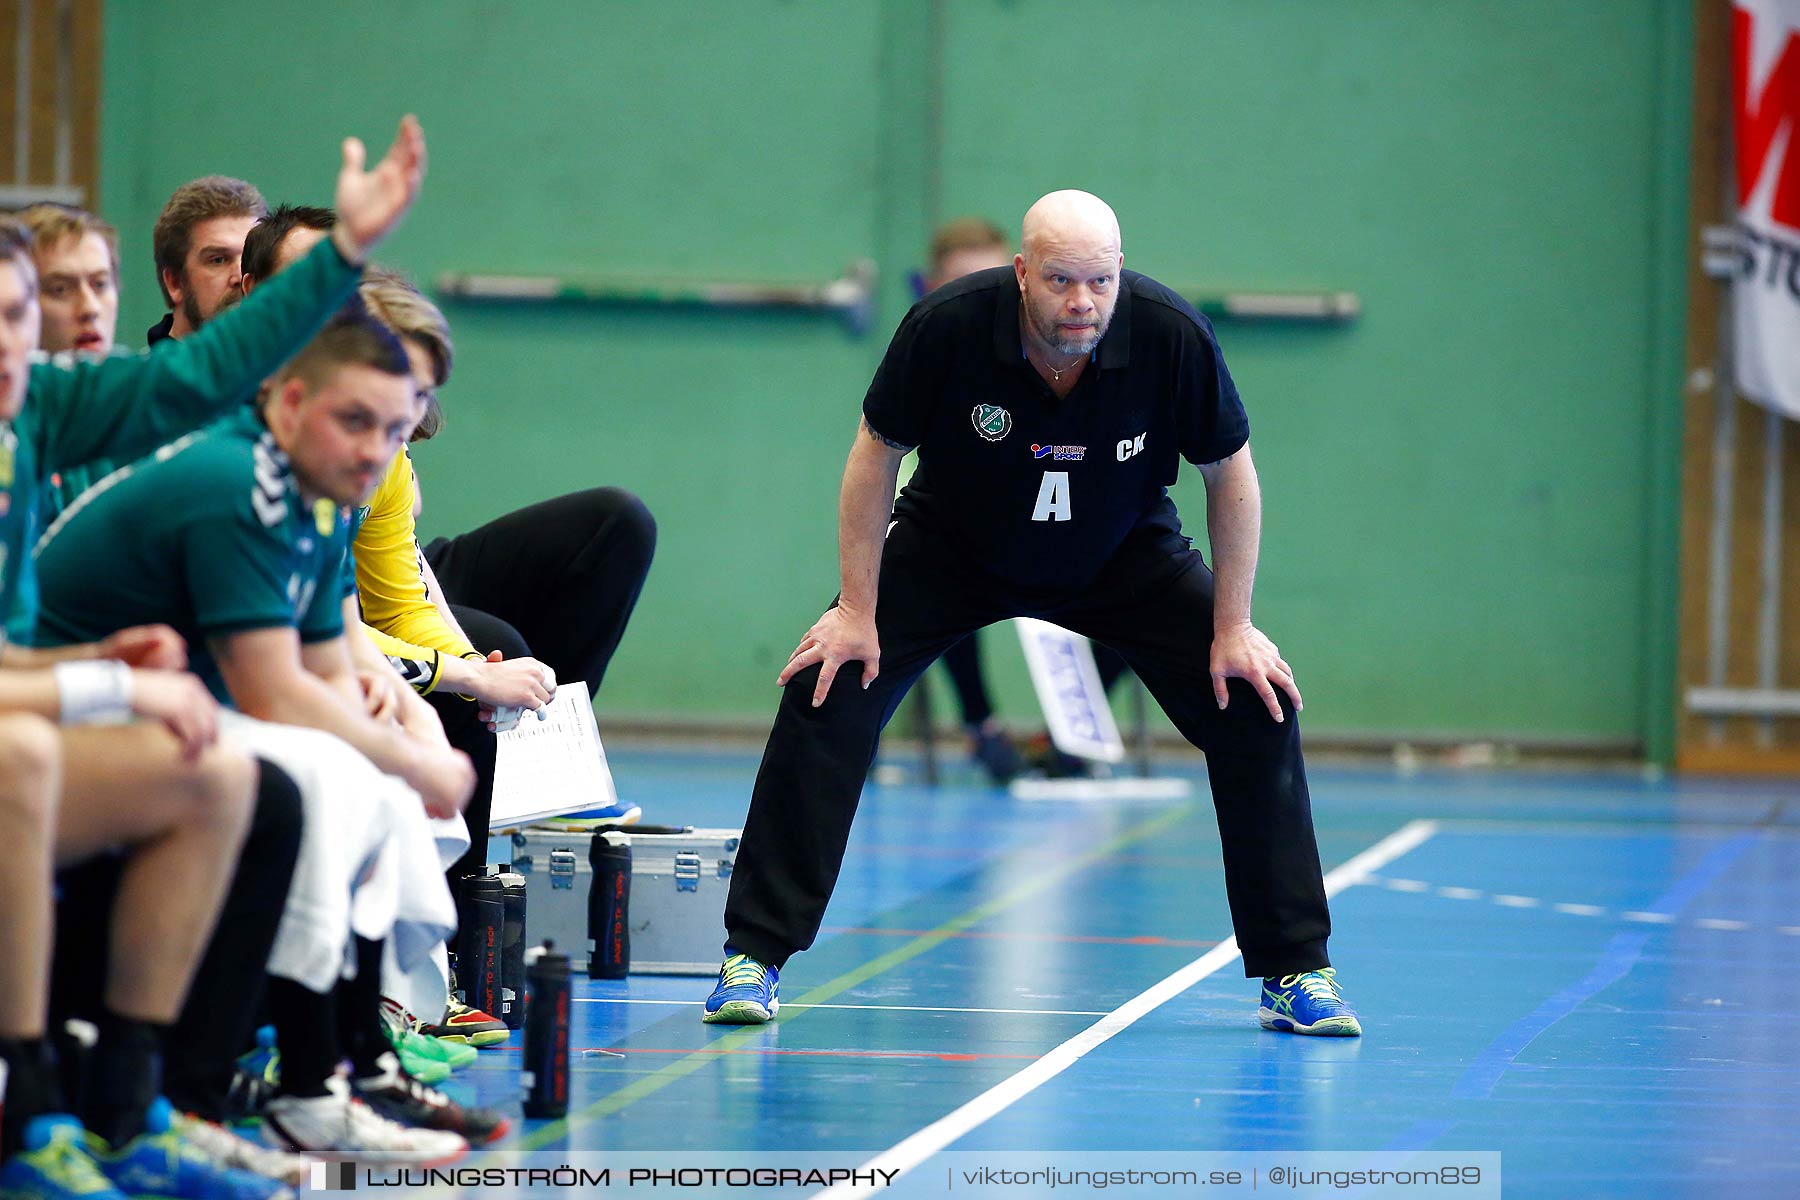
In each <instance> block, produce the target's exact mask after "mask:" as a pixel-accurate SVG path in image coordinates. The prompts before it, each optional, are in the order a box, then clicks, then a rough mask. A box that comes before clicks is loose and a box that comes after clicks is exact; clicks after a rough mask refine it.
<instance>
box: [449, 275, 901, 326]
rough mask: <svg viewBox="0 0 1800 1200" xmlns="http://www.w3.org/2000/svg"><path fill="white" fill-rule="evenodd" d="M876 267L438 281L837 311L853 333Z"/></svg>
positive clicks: (455, 290)
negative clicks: (771, 275)
mask: <svg viewBox="0 0 1800 1200" xmlns="http://www.w3.org/2000/svg"><path fill="white" fill-rule="evenodd" d="M876 277H877V276H876V269H875V264H874V263H873V262H871V261H870V260H868V259H866V258H863V259H858V260H856V261H855V262H853V263H851V264H850V265H849V266H848V267H847V268H845V270H844V274H843V277H842V278H840V279H831V280H827V281H826V282H824V283H742V282H728V283H719V282H711V283H709V282H697V281H688V280H645V279H638V278H629V277H625V276H619V277H604V276H557V275H475V274H464V273H450V274H444V275H440V276H438V278H437V291H438V293H439V294H440V295H442V296H446V297H449V298H451V299H455V300H475V301H498V302H503V303H509V304H510V303H536V304H608V305H623V306H629V307H632V308H638V307H643V306H646V305H651V306H660V307H664V308H724V309H733V308H777V309H798V310H801V311H806V312H825V313H834V314H836V315H838V316H840V317H842V318H843V321H844V324H845V325H846V326H847V327H848V328H849V330H850V331H851V332H852V333H856V334H863V333H867V332H868V330H869V325H870V322H871V320H872V319H873V317H874V315H875V280H876Z"/></svg>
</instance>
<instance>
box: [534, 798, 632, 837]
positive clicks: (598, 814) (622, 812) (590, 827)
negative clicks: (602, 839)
mask: <svg viewBox="0 0 1800 1200" xmlns="http://www.w3.org/2000/svg"><path fill="white" fill-rule="evenodd" d="M643 815H644V810H643V809H642V808H640V807H639V806H637V805H635V804H632V803H630V802H629V801H625V800H620V801H618V802H616V803H613V804H602V805H598V806H596V807H594V808H584V809H582V810H581V811H580V812H572V813H564V814H562V815H561V816H559V817H545V818H544V819H543V820H542V821H533V822H532V824H533V825H539V826H543V827H545V828H548V829H560V830H561V831H563V832H564V833H591V832H593V831H595V830H599V829H619V828H622V827H624V826H626V825H636V824H637V823H638V821H639V819H641V818H642V817H643Z"/></svg>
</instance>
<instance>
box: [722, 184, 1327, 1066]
mask: <svg viewBox="0 0 1800 1200" xmlns="http://www.w3.org/2000/svg"><path fill="white" fill-rule="evenodd" d="M1020 245H1021V252H1020V253H1019V254H1017V255H1016V256H1014V258H1013V262H1012V265H1011V267H1010V268H1004V267H1002V268H995V269H992V270H986V271H979V272H976V273H975V274H973V275H969V276H967V277H965V278H964V279H962V280H959V281H957V282H956V283H953V284H951V285H949V286H947V287H944V288H941V289H939V290H938V291H936V292H934V293H932V294H931V295H930V296H928V297H926V298H925V299H924V300H923V301H921V302H920V303H919V304H918V305H916V306H915V307H914V308H913V310H912V311H911V312H909V313H908V314H907V316H906V319H905V320H904V321H903V322H902V323H901V325H900V329H899V331H898V332H897V333H896V334H895V335H894V339H893V341H892V343H891V344H890V345H889V347H888V351H887V355H886V357H885V358H884V359H883V361H882V364H881V367H880V369H879V370H878V371H877V372H876V375H875V380H874V382H873V383H872V384H871V386H870V388H869V392H868V395H867V397H866V398H865V399H864V401H863V417H862V422H861V427H860V429H859V431H858V433H857V436H856V440H855V442H854V444H853V446H852V448H851V451H850V458H849V462H848V464H847V465H846V467H845V469H844V480H843V487H842V492H841V497H840V501H839V508H838V551H839V571H840V577H841V583H842V590H841V592H840V594H839V596H838V599H837V601H836V602H835V603H834V604H833V605H832V607H831V608H829V609H828V610H826V612H825V614H824V616H822V617H820V618H819V620H818V621H817V622H816V623H814V625H813V626H812V628H811V629H809V630H807V632H806V635H805V636H804V637H803V638H802V639H801V640H800V644H799V645H798V647H796V648H795V650H794V653H793V655H792V657H791V658H790V659H789V661H788V663H787V666H786V667H784V668H783V669H782V671H781V673H780V676H779V677H778V679H777V682H778V683H780V684H782V685H784V686H785V687H786V689H787V690H786V693H785V694H784V695H783V697H782V700H781V708H780V711H779V714H778V715H777V717H776V721H775V727H774V729H773V731H772V732H771V733H770V735H769V745H768V749H767V751H766V752H765V754H764V756H763V761H762V766H761V769H760V770H759V771H758V773H757V778H756V787H755V791H754V793H753V794H752V797H751V802H750V814H749V818H748V820H747V822H746V824H745V827H744V837H743V841H742V843H741V845H740V848H739V851H738V859H737V866H736V869H735V870H734V871H733V873H732V877H731V891H730V896H729V899H728V901H727V903H726V909H725V929H726V946H725V951H726V961H725V964H724V966H723V967H722V968H721V969H720V973H719V982H718V985H717V986H716V988H715V989H714V991H713V994H712V995H711V996H710V997H709V998H708V999H707V1001H706V1003H705V1005H704V1009H703V1015H704V1019H705V1020H707V1021H709V1022H716V1023H739V1024H755V1023H760V1022H763V1021H767V1020H769V1019H770V1018H772V1017H773V1016H774V1015H775V1012H776V1010H777V1008H778V1007H779V1002H778V991H777V982H778V977H779V975H778V973H779V970H780V968H781V967H782V966H783V965H784V964H785V963H786V962H787V960H788V958H789V956H790V955H792V954H794V953H796V952H798V951H800V950H804V949H806V948H807V947H808V946H810V945H811V944H812V941H813V938H814V937H815V936H816V935H817V933H818V930H819V925H820V922H821V920H822V918H823V916H824V912H825V906H826V904H827V902H828V901H829V899H830V897H831V891H832V888H833V886H834V885H835V883H836V881H837V875H838V870H839V867H840V866H841V864H842V862H843V855H844V847H845V844H846V842H847V841H848V839H849V835H850V823H851V819H852V817H853V816H854V814H855V811H856V802H857V798H858V795H859V793H860V791H861V786H862V780H863V776H864V773H865V772H866V771H867V770H868V766H869V762H870V760H871V758H872V756H873V754H874V750H875V743H876V738H877V736H878V734H879V732H880V729H881V727H882V725H883V724H885V723H886V721H887V720H888V718H889V717H890V716H892V714H893V712H894V708H895V706H896V705H898V703H899V702H900V698H901V697H902V696H903V695H904V694H905V692H906V689H907V688H908V687H910V686H911V685H912V682H913V681H914V680H915V679H917V678H918V677H919V675H920V673H921V672H923V671H924V670H925V668H926V667H927V666H928V665H929V664H930V663H931V662H932V661H933V660H934V659H936V658H937V657H938V656H939V655H940V654H942V653H943V652H944V650H945V649H946V648H947V647H949V646H951V645H953V644H954V643H955V642H956V641H958V640H959V639H961V638H962V637H964V636H966V635H967V634H968V633H969V632H970V631H972V630H975V629H978V628H980V627H982V626H984V625H987V624H990V623H992V622H994V621H999V620H1004V619H1007V618H1009V617H1015V616H1032V617H1039V618H1042V619H1044V620H1047V621H1051V622H1053V623H1055V624H1057V625H1060V626H1062V627H1064V628H1065V629H1069V630H1071V631H1073V632H1076V633H1079V634H1083V635H1085V636H1087V637H1089V638H1092V639H1093V640H1095V641H1096V642H1099V643H1101V644H1104V645H1109V646H1112V647H1113V648H1114V649H1116V650H1118V651H1119V653H1120V654H1122V655H1123V656H1124V658H1125V660H1126V661H1127V662H1128V663H1129V664H1130V665H1131V666H1132V668H1133V669H1134V670H1136V671H1137V673H1138V675H1139V677H1140V678H1142V679H1143V681H1144V683H1145V685H1146V686H1147V687H1148V688H1149V689H1150V692H1151V694H1152V695H1154V696H1155V697H1156V699H1157V702H1158V703H1159V704H1161V705H1162V708H1163V711H1164V712H1166V713H1167V714H1168V715H1169V718H1170V719H1171V720H1172V721H1173V722H1174V723H1175V726H1176V727H1177V728H1178V729H1180V730H1181V732H1182V734H1183V735H1184V736H1185V737H1187V739H1188V740H1189V741H1191V742H1192V743H1194V744H1195V745H1196V746H1198V747H1200V748H1201V749H1202V750H1204V751H1205V752H1206V755H1207V770H1208V776H1209V778H1210V780H1211V784H1212V791H1213V802H1214V806H1215V808H1216V810H1217V813H1218V820H1219V832H1220V837H1221V840H1222V842H1223V848H1224V857H1225V885H1226V891H1227V894H1228V897H1229V899H1230V904H1231V912H1232V919H1233V924H1234V926H1235V927H1236V932H1237V941H1238V945H1239V946H1240V947H1241V948H1242V951H1243V957H1244V968H1245V973H1246V974H1247V975H1249V976H1251V977H1260V978H1261V979H1262V983H1263V990H1262V993H1261V1007H1260V1009H1259V1014H1258V1015H1259V1018H1260V1020H1261V1022H1262V1024H1263V1025H1264V1026H1265V1027H1266V1028H1270V1029H1276V1030H1282V1031H1286V1032H1295V1033H1311V1034H1335V1035H1348V1036H1354V1035H1356V1034H1359V1033H1360V1032H1361V1026H1360V1025H1359V1023H1358V1022H1357V1019H1356V1016H1355V1014H1354V1013H1353V1012H1352V1011H1351V1009H1350V1007H1349V1006H1348V1005H1347V1004H1346V1003H1344V1001H1343V999H1342V997H1341V996H1340V995H1339V994H1338V991H1337V984H1336V980H1335V975H1334V972H1333V970H1332V968H1331V966H1330V961H1329V959H1328V958H1327V956H1326V951H1325V943H1326V938H1327V936H1328V935H1329V934H1330V931H1331V923H1330V917H1329V914H1328V912H1327V909H1326V898H1325V888H1324V882H1323V877H1322V873H1321V871H1320V867H1319V855H1318V846H1317V842H1316V839H1315V838H1314V835H1313V827H1312V811H1311V803H1310V800H1309V798H1308V795H1307V789H1306V773H1305V767H1304V765H1303V763H1302V760H1301V754H1300V735H1299V730H1298V728H1297V722H1296V721H1295V719H1294V715H1295V713H1297V712H1298V711H1299V708H1300V691H1299V688H1298V686H1297V685H1296V684H1295V682H1294V676H1293V672H1292V671H1291V670H1290V668H1289V667H1288V664H1287V663H1286V662H1285V661H1284V660H1283V659H1282V658H1281V655H1280V654H1279V652H1278V651H1277V650H1276V648H1275V646H1274V645H1273V644H1271V643H1270V641H1269V639H1268V638H1267V637H1265V636H1264V635H1263V633H1262V632H1261V631H1260V630H1258V629H1257V628H1256V627H1255V626H1254V625H1253V624H1252V623H1251V620H1250V598H1251V590H1252V584H1253V582H1254V579H1255V574H1256V560H1257V546H1258V541H1259V539H1260V534H1261V519H1262V507H1261V494H1260V491H1259V489H1258V484H1257V477H1256V469H1255V467H1254V466H1253V465H1252V464H1251V460H1250V447H1249V422H1248V420H1247V419H1246V417H1245V415H1244V409H1243V405H1242V403H1241V402H1240V401H1239V399H1238V394H1237V388H1236V387H1235V386H1234V385H1233V383H1232V381H1231V375H1230V373H1229V372H1228V371H1227V370H1226V369H1225V361H1224V357H1223V356H1222V355H1221V354H1220V352H1219V347H1218V343H1217V341H1216V340H1215V339H1214V337H1213V331H1212V327H1211V325H1210V324H1208V322H1207V321H1206V319H1205V318H1204V317H1202V316H1201V315H1200V314H1198V313H1197V312H1195V311H1194V309H1193V308H1192V307H1191V306H1190V305H1189V304H1188V303H1187V302H1186V301H1184V300H1182V299H1181V298H1180V297H1179V296H1177V295H1175V294H1174V293H1173V292H1171V291H1170V290H1169V289H1168V288H1165V287H1163V286H1162V285H1161V284H1159V283H1157V282H1155V281H1154V280H1152V279H1150V278H1148V277H1147V276H1143V275H1139V274H1137V273H1136V272H1126V271H1124V270H1123V263H1124V255H1123V252H1122V248H1121V238H1120V233H1119V224H1118V220H1117V218H1116V217H1115V216H1114V214H1113V211H1112V209H1111V208H1109V207H1108V206H1107V205H1106V204H1105V203H1104V202H1102V201H1101V200H1100V199H1099V198H1098V197H1096V196H1093V195H1090V194H1088V193H1086V192H1078V191H1060V192H1052V193H1050V194H1049V195H1047V196H1044V197H1043V198H1041V199H1040V200H1038V201H1037V203H1036V204H1034V205H1032V207H1031V209H1030V211H1029V212H1027V213H1026V215H1025V221H1024V228H1023V237H1022V238H1021V243H1020ZM914 447H917V448H918V449H919V468H918V470H917V472H915V473H914V475H913V477H912V479H911V480H910V481H909V483H908V484H907V486H906V489H905V490H904V491H903V492H902V493H901V495H900V497H899V501H898V503H896V502H895V499H894V483H895V478H896V473H897V471H898V468H899V464H900V459H901V458H902V456H904V455H905V454H906V452H907V451H908V450H910V449H912V448H914ZM1183 458H1185V459H1187V460H1188V461H1189V462H1192V463H1194V464H1195V465H1196V466H1198V467H1199V469H1200V473H1201V476H1202V478H1203V479H1204V480H1205V482H1206V495H1207V532H1208V537H1209V541H1210V543H1211V547H1212V552H1213V564H1212V567H1211V568H1210V569H1209V568H1208V566H1207V564H1206V563H1205V561H1203V559H1202V558H1201V555H1200V552H1199V551H1198V550H1195V549H1194V548H1193V546H1192V542H1191V539H1188V538H1186V537H1183V536H1182V533H1181V521H1180V518H1179V517H1178V516H1177V515H1176V512H1175V505H1174V503H1173V501H1171V500H1170V498H1169V495H1168V485H1169V484H1171V483H1174V482H1175V480H1176V476H1177V470H1178V468H1179V465H1180V460H1181V459H1183ZM878 600H879V603H877V601H878ZM846 668H848V669H846Z"/></svg>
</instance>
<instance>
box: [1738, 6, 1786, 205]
mask: <svg viewBox="0 0 1800 1200" xmlns="http://www.w3.org/2000/svg"><path fill="white" fill-rule="evenodd" d="M1754 29H1755V17H1754V16H1753V15H1752V14H1751V13H1749V12H1748V11H1746V10H1744V9H1742V8H1735V7H1734V8H1733V9H1732V10H1731V99H1732V108H1733V116H1734V118H1735V124H1734V127H1733V130H1734V133H1735V135H1736V139H1737V147H1736V148H1737V193H1738V194H1737V199H1738V206H1739V207H1740V208H1741V207H1743V206H1744V205H1745V204H1746V203H1748V202H1749V200H1750V193H1751V192H1753V191H1755V190H1756V184H1757V181H1758V180H1760V179H1761V178H1762V177H1763V171H1764V169H1765V168H1767V167H1768V166H1769V161H1768V160H1769V152H1770V151H1771V150H1772V149H1773V148H1774V145H1775V135H1776V134H1777V133H1779V132H1780V131H1781V129H1782V127H1783V126H1786V127H1787V131H1788V137H1787V153H1786V154H1785V155H1783V156H1782V161H1781V162H1779V163H1777V164H1776V165H1775V168H1776V170H1777V171H1778V172H1779V174H1778V175H1777V176H1776V180H1775V196H1774V200H1773V202H1772V203H1771V205H1770V207H1769V215H1770V216H1771V217H1772V218H1774V220H1775V221H1776V222H1777V223H1778V224H1781V225H1786V226H1787V227H1788V228H1790V229H1800V33H1795V32H1791V31H1790V32H1789V33H1788V36H1787V38H1786V40H1785V41H1784V42H1783V43H1782V46H1781V53H1779V54H1778V55H1776V57H1775V65H1774V67H1773V68H1772V69H1771V70H1770V71H1769V73H1768V76H1767V77H1766V78H1765V79H1764V80H1763V85H1762V90H1761V92H1760V94H1758V93H1757V92H1756V90H1755V84H1756V81H1755V80H1753V79H1751V78H1750V48H1751V46H1752V45H1753V44H1754V41H1753V38H1752V34H1753V31H1754Z"/></svg>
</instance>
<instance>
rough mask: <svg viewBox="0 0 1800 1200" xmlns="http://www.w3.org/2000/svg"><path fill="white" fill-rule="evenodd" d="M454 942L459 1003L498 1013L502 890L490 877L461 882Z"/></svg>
mask: <svg viewBox="0 0 1800 1200" xmlns="http://www.w3.org/2000/svg"><path fill="white" fill-rule="evenodd" d="M458 921H459V924H460V925H461V928H460V929H459V930H457V938H456V982H457V984H458V985H459V986H460V987H461V988H462V992H463V1003H464V1004H467V1005H468V1006H469V1007H470V1008H476V1009H480V1010H481V1011H482V1012H484V1013H487V1014H488V1015H489V1016H493V1015H494V1014H495V1013H497V1012H499V1011H500V944H501V942H502V941H503V940H504V937H505V929H506V901H505V888H504V887H502V885H501V883H500V881H499V880H498V879H496V878H494V877H493V876H492V875H472V876H470V877H469V878H467V879H465V880H464V881H463V901H462V911H461V912H460V913H458Z"/></svg>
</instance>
